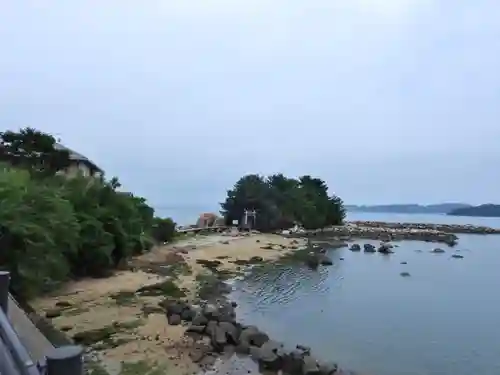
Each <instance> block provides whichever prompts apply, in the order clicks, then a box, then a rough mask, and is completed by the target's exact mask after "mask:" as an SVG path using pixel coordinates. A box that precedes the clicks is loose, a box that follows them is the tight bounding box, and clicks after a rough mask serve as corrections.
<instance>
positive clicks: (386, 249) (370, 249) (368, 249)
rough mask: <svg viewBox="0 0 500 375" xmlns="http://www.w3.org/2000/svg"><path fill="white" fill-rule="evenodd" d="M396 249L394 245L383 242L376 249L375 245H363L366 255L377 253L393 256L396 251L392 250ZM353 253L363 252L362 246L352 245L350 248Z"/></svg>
mask: <svg viewBox="0 0 500 375" xmlns="http://www.w3.org/2000/svg"><path fill="white" fill-rule="evenodd" d="M393 248H394V245H392V244H390V243H387V242H382V243H381V244H380V245H379V247H378V248H377V247H375V245H372V244H370V243H365V244H364V245H363V250H364V252H365V253H376V252H377V251H378V252H379V253H382V254H391V253H393V252H394V251H393V250H392V249H393ZM349 250H351V251H361V245H359V244H357V243H355V244H352V245H351V247H350V248H349Z"/></svg>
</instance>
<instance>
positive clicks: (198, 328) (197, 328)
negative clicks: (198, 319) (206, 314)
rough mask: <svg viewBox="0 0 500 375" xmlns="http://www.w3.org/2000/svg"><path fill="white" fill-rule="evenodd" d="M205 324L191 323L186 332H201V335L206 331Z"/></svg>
mask: <svg viewBox="0 0 500 375" xmlns="http://www.w3.org/2000/svg"><path fill="white" fill-rule="evenodd" d="M205 328H206V327H205V326H195V325H193V324H191V325H190V326H189V327H187V329H186V333H199V334H200V335H201V334H203V333H204V332H205Z"/></svg>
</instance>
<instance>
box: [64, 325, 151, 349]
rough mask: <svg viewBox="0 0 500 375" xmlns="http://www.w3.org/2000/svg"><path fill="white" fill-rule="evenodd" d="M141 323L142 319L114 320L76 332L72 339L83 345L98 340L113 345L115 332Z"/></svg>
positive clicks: (124, 330)
mask: <svg viewBox="0 0 500 375" xmlns="http://www.w3.org/2000/svg"><path fill="white" fill-rule="evenodd" d="M142 324H144V321H143V320H142V319H135V320H131V321H128V322H115V323H113V324H110V325H107V326H104V327H102V328H96V329H91V330H88V331H83V332H77V333H75V334H74V335H73V340H74V341H75V343H77V344H81V345H85V346H90V345H93V344H97V343H99V342H103V343H105V344H107V345H115V344H116V341H115V340H114V338H113V336H114V335H115V334H117V333H121V332H127V331H131V330H134V329H136V328H137V327H139V326H141V325H142ZM111 347H114V346H111Z"/></svg>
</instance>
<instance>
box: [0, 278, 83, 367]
mask: <svg viewBox="0 0 500 375" xmlns="http://www.w3.org/2000/svg"><path fill="white" fill-rule="evenodd" d="M9 284H10V274H9V273H8V272H4V271H0V374H1V375H83V373H84V369H83V348H82V347H80V346H76V345H68V346H62V347H59V348H52V350H50V352H49V353H47V354H46V356H45V358H44V359H43V360H44V363H43V364H41V363H38V362H35V360H34V359H33V358H31V357H30V355H29V353H28V351H27V350H26V347H25V346H24V345H23V343H22V342H21V340H20V338H19V336H18V334H17V333H16V331H15V329H14V327H13V326H12V324H11V322H10V320H9V318H8V315H7V311H8V308H9Z"/></svg>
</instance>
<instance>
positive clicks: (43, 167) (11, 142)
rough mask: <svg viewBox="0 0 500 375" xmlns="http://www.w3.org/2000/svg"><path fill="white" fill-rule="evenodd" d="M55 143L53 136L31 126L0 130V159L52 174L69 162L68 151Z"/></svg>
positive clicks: (41, 173) (16, 165)
mask: <svg viewBox="0 0 500 375" xmlns="http://www.w3.org/2000/svg"><path fill="white" fill-rule="evenodd" d="M55 145H56V139H55V138H54V137H53V136H51V135H50V134H46V133H43V132H41V131H38V130H36V129H33V128H24V129H21V130H20V131H19V132H14V131H10V130H8V131H5V132H0V161H3V162H6V163H8V164H9V165H11V166H15V167H19V168H26V169H29V170H30V171H32V172H33V173H37V174H40V175H42V176H47V175H49V176H50V175H54V174H55V173H56V172H57V171H60V170H62V169H65V168H67V167H68V166H69V164H70V159H69V156H70V155H69V151H68V150H65V149H58V148H56V147H55Z"/></svg>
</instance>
